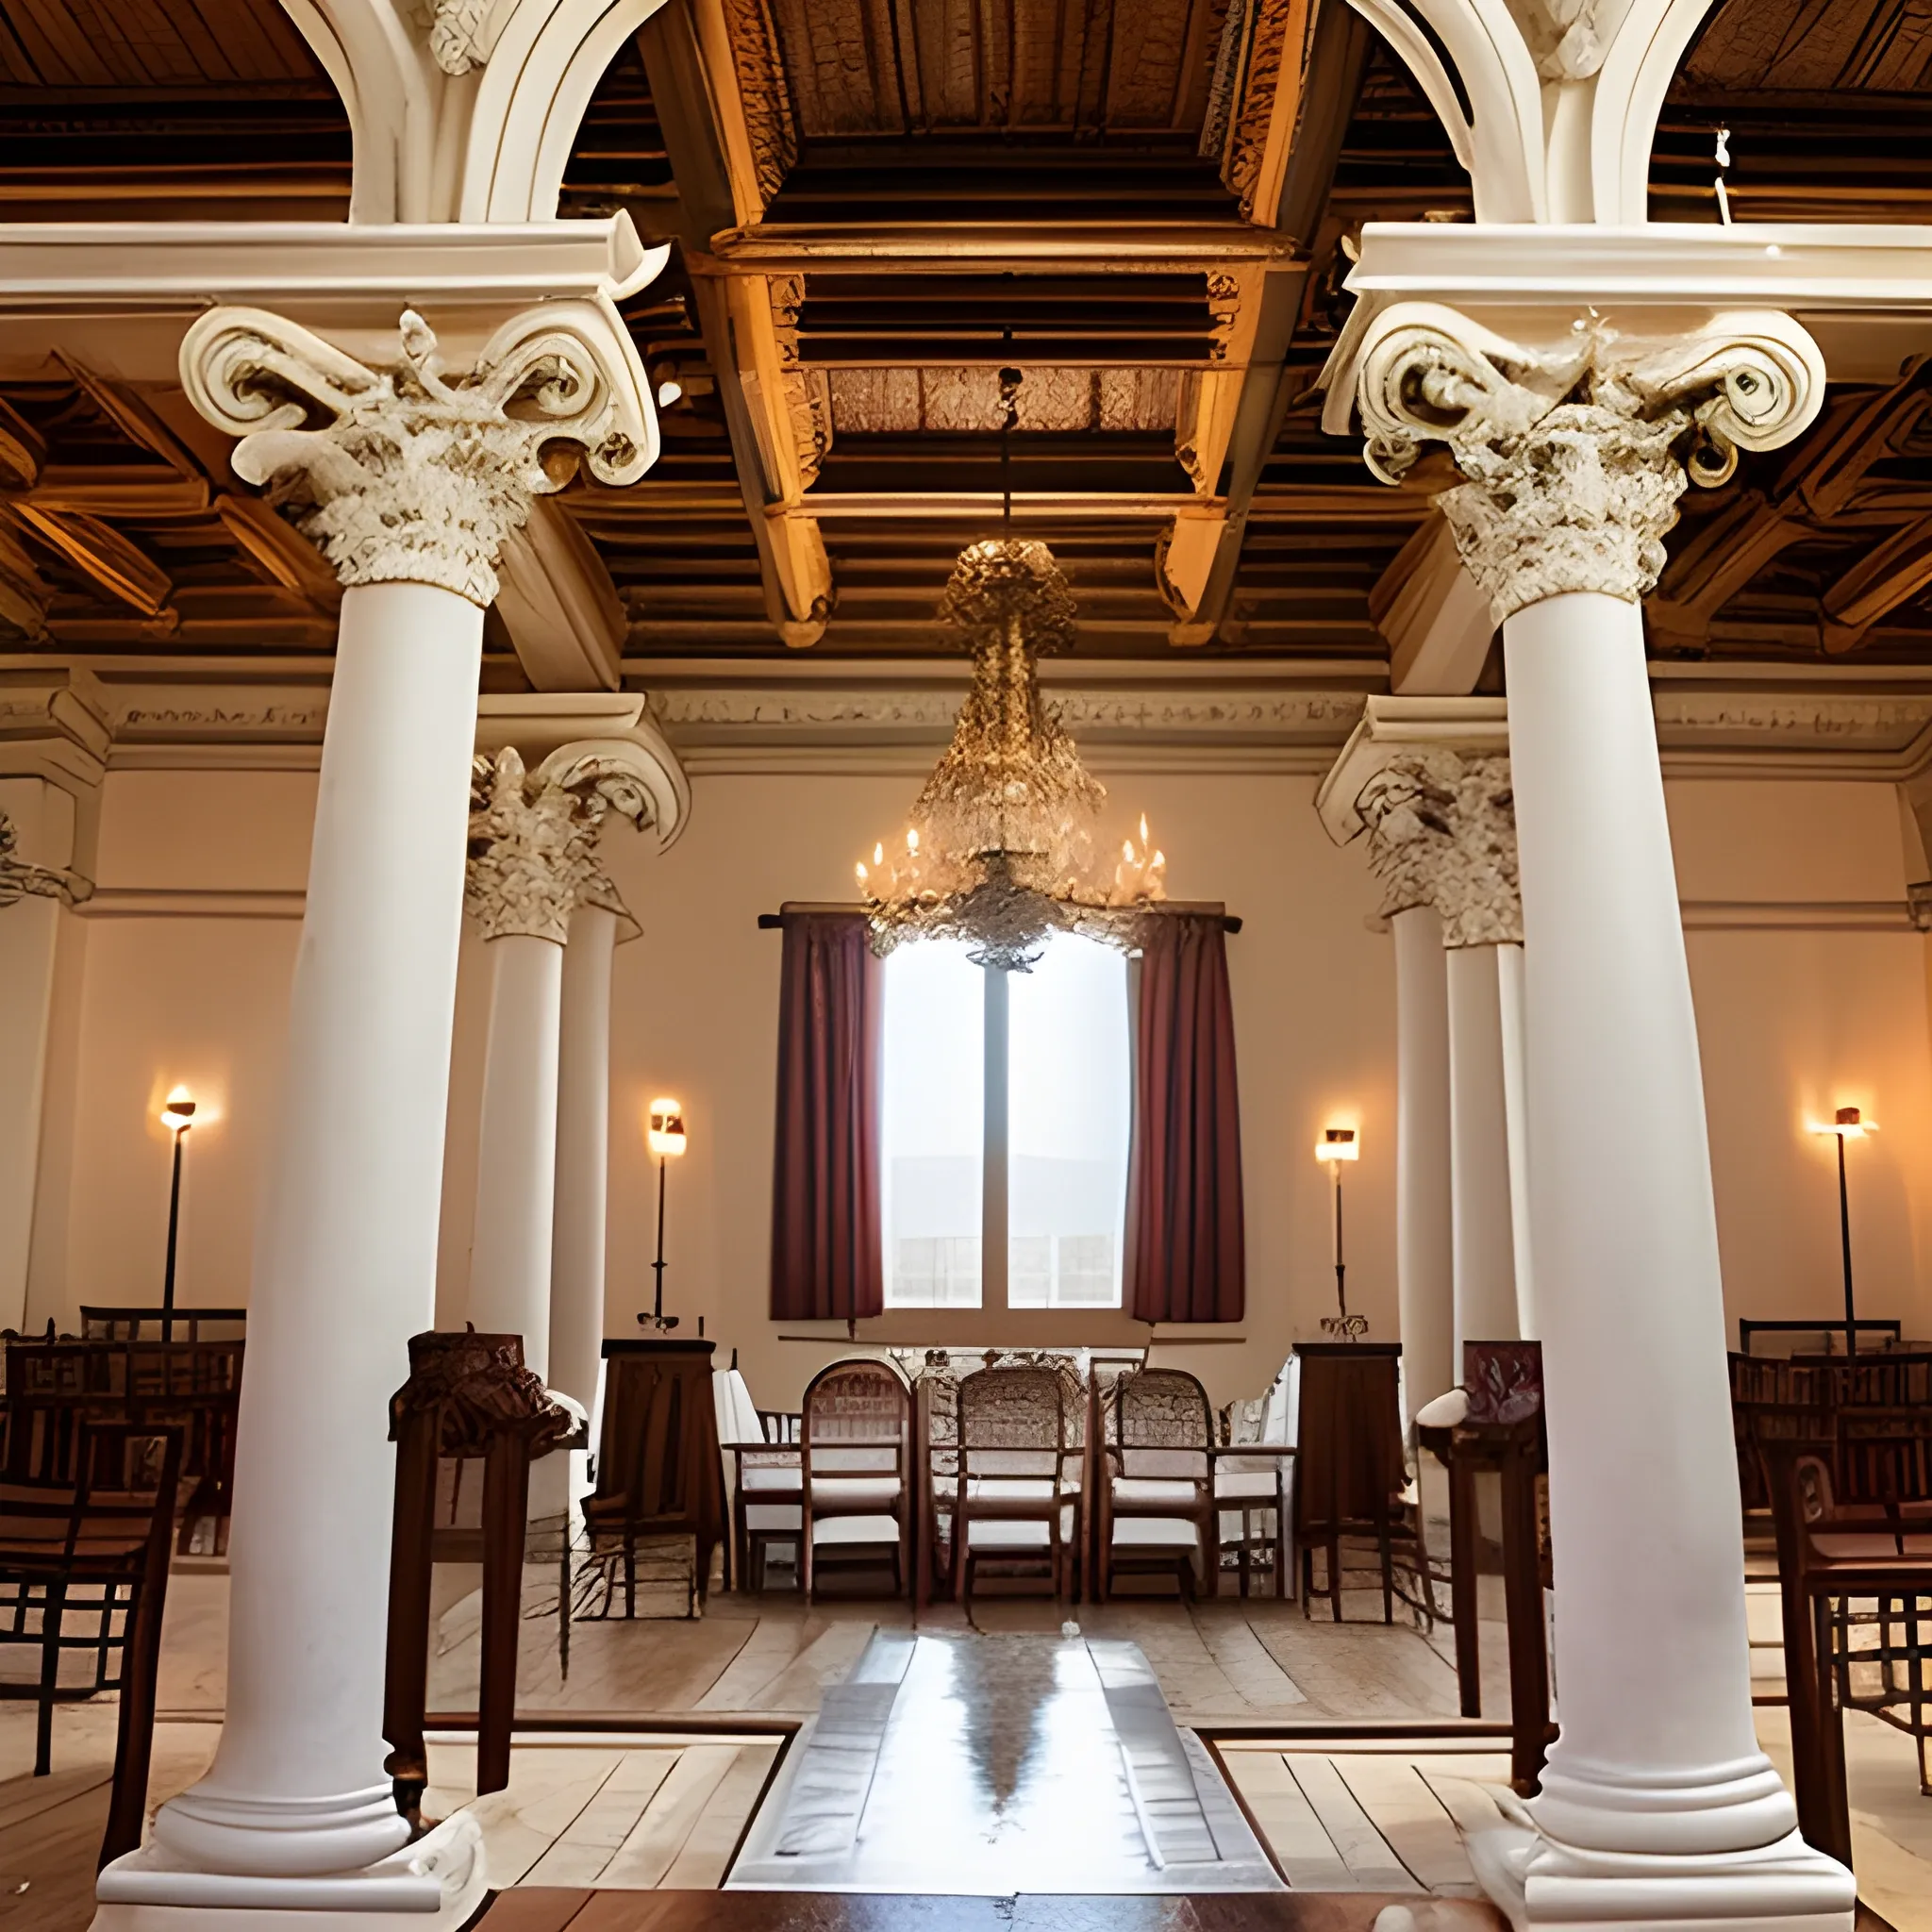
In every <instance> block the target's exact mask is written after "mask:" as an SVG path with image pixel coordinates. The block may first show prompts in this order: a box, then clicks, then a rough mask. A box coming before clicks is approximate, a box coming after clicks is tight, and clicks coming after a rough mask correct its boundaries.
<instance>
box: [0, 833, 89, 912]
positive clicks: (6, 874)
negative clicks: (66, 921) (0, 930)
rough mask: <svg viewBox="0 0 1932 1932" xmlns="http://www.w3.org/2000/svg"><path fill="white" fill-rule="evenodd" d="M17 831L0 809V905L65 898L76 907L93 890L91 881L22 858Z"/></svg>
mask: <svg viewBox="0 0 1932 1932" xmlns="http://www.w3.org/2000/svg"><path fill="white" fill-rule="evenodd" d="M19 846H20V834H19V833H18V832H16V831H15V830H14V828H13V821H12V820H11V819H10V818H8V816H7V814H6V813H5V812H4V811H0V907H4V906H18V905H19V904H20V902H21V901H22V900H23V899H27V898H34V899H65V900H66V901H67V903H68V904H69V905H70V906H78V905H79V904H80V903H81V902H82V901H83V900H85V899H92V897H93V893H94V888H93V881H92V879H88V878H83V877H82V876H81V875H80V874H79V873H77V872H70V871H68V870H67V869H66V868H65V867H62V866H56V865H35V864H34V863H33V862H32V860H30V859H25V858H21V856H20V851H19Z"/></svg>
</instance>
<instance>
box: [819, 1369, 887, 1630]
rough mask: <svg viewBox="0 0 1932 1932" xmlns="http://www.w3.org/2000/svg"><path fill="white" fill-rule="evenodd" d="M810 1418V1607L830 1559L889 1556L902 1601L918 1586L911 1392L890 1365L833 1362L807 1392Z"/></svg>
mask: <svg viewBox="0 0 1932 1932" xmlns="http://www.w3.org/2000/svg"><path fill="white" fill-rule="evenodd" d="M803 1414H804V1424H803V1427H802V1428H801V1430H800V1432H799V1434H800V1443H799V1448H800V1459H801V1465H802V1476H803V1482H804V1494H805V1524H804V1548H803V1550H802V1551H801V1553H800V1555H801V1558H802V1563H803V1575H804V1582H805V1600H806V1603H807V1604H808V1605H809V1604H810V1603H811V1601H812V1594H813V1591H814V1590H815V1589H816V1587H817V1579H818V1567H819V1564H820V1563H821V1562H822V1561H824V1560H826V1558H827V1557H828V1556H829V1557H830V1559H831V1560H833V1561H841V1560H858V1561H863V1560H866V1559H870V1558H876V1557H879V1556H880V1555H882V1554H887V1553H889V1554H890V1556H891V1564H892V1576H893V1593H894V1594H895V1595H897V1594H900V1593H902V1592H903V1591H905V1590H906V1588H907V1586H908V1584H909V1583H910V1582H911V1579H912V1549H911V1541H912V1464H911V1436H912V1398H911V1391H909V1390H908V1388H907V1386H906V1384H905V1382H904V1380H903V1379H902V1378H901V1377H900V1375H899V1374H898V1372H897V1371H896V1370H894V1369H893V1368H892V1367H891V1365H890V1364H889V1363H886V1362H880V1361H873V1360H855V1361H842V1362H834V1363H833V1364H832V1365H831V1367H830V1368H827V1369H821V1370H820V1371H819V1373H818V1374H816V1375H814V1376H813V1377H812V1379H811V1381H810V1383H809V1384H808V1386H807V1389H806V1391H805V1402H804V1405H803Z"/></svg>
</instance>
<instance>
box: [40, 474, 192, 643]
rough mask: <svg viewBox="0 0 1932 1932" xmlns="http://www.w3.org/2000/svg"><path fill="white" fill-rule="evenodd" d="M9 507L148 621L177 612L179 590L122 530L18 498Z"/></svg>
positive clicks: (76, 566)
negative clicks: (173, 608)
mask: <svg viewBox="0 0 1932 1932" xmlns="http://www.w3.org/2000/svg"><path fill="white" fill-rule="evenodd" d="M8 507H9V508H10V509H11V511H12V514H13V515H14V517H15V518H16V519H17V520H18V521H19V522H20V523H21V525H23V526H24V527H25V528H26V529H28V530H31V531H32V532H33V534H34V535H35V536H36V537H37V538H39V539H40V541H42V543H45V544H46V545H47V546H48V547H49V548H50V549H52V550H54V551H56V552H58V554H59V555H60V556H61V557H63V558H66V560H67V561H68V562H69V563H71V564H72V565H73V566H74V567H75V569H76V570H78V571H80V572H81V573H82V575H85V576H87V577H89V578H90V579H92V582H93V583H95V584H96V585H98V586H99V587H100V589H102V590H103V591H106V592H107V593H108V596H110V597H112V598H113V599H114V600H115V601H116V602H117V603H121V604H125V605H127V606H129V607H130V608H133V609H135V610H138V611H140V612H141V614H142V616H143V617H149V618H157V617H161V616H164V615H170V614H172V613H170V612H169V610H168V600H169V598H170V596H171V595H172V594H173V591H174V588H175V587H174V585H173V583H172V582H171V581H170V580H169V578H168V575H167V574H166V573H165V572H164V571H162V570H161V569H160V568H159V566H158V565H157V564H155V563H153V562H152V561H150V559H149V558H147V556H146V555H145V554H144V553H143V552H142V551H141V550H139V549H137V548H136V547H135V545H134V544H132V543H130V542H129V541H127V539H126V538H125V537H124V536H122V535H121V533H120V532H119V531H118V530H115V529H112V528H110V527H109V526H108V525H106V524H104V523H102V522H101V521H100V520H99V518H97V517H91V516H86V515H83V514H82V513H80V512H79V511H74V510H54V509H47V508H43V507H42V506H41V505H40V504H37V503H35V502H33V501H32V500H31V499H30V498H22V497H16V498H14V500H13V502H12V503H11V504H10V505H9V506H8Z"/></svg>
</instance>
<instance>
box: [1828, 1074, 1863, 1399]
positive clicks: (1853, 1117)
mask: <svg viewBox="0 0 1932 1932" xmlns="http://www.w3.org/2000/svg"><path fill="white" fill-rule="evenodd" d="M1847 1116H1849V1118H1847ZM1836 1124H1837V1126H1838V1132H1837V1133H1836V1134H1835V1135H1834V1136H1833V1137H1832V1138H1833V1139H1834V1140H1836V1141H1837V1142H1838V1238H1839V1246H1840V1251H1841V1252H1842V1254H1843V1256H1844V1268H1845V1359H1846V1361H1848V1362H1850V1361H1854V1360H1856V1359H1857V1354H1858V1311H1857V1303H1856V1302H1855V1301H1854V1299H1853V1296H1852V1197H1851V1191H1850V1190H1849V1189H1848V1188H1847V1187H1846V1185H1845V1142H1846V1141H1848V1140H1850V1139H1851V1136H1850V1135H1849V1134H1847V1133H1846V1132H1845V1129H1846V1127H1847V1126H1857V1125H1858V1124H1859V1121H1858V1109H1857V1108H1856V1107H1841V1108H1839V1110H1838V1120H1837V1123H1836Z"/></svg>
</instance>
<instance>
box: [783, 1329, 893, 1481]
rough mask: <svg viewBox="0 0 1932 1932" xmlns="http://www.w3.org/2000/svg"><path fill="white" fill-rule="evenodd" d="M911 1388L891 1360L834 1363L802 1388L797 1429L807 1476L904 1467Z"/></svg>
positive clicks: (867, 1359)
mask: <svg viewBox="0 0 1932 1932" xmlns="http://www.w3.org/2000/svg"><path fill="white" fill-rule="evenodd" d="M911 1407H912V1401H911V1392H910V1391H908V1388H907V1387H906V1384H905V1382H904V1381H903V1380H902V1379H901V1377H900V1376H899V1374H898V1373H897V1372H896V1371H895V1370H894V1369H893V1368H892V1367H891V1364H890V1363H887V1362H881V1361H875V1360H873V1359H870V1358H862V1359H858V1360H853V1361H843V1362H834V1363H833V1364H832V1365H831V1367H830V1368H828V1369H821V1370H820V1371H819V1373H818V1374H816V1375H814V1376H813V1377H812V1378H811V1381H810V1383H809V1384H808V1386H807V1388H806V1391H805V1402H804V1407H803V1418H804V1421H803V1427H802V1429H801V1431H800V1436H801V1441H802V1445H803V1455H804V1461H805V1473H806V1477H807V1479H808V1480H809V1479H810V1476H811V1473H812V1472H813V1471H814V1470H817V1471H818V1472H819V1473H820V1474H827V1475H837V1474H846V1475H850V1474H855V1473H858V1474H864V1473H867V1472H881V1471H892V1472H895V1473H896V1472H899V1471H901V1470H902V1469H903V1468H904V1464H905V1456H906V1449H907V1444H908V1438H909V1436H910V1423H911Z"/></svg>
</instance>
